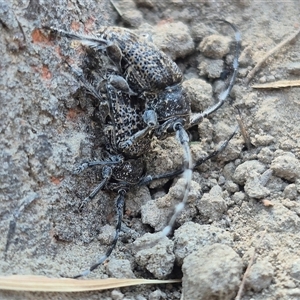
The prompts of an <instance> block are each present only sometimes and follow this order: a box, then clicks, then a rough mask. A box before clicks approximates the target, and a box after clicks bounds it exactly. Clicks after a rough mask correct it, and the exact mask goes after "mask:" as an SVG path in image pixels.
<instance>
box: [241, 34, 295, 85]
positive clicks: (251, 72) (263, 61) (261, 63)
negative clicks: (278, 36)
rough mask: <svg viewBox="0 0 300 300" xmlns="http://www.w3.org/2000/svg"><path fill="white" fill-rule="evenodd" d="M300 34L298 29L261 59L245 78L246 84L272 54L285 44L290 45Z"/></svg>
mask: <svg viewBox="0 0 300 300" xmlns="http://www.w3.org/2000/svg"><path fill="white" fill-rule="evenodd" d="M299 33H300V29H299V30H298V31H296V32H295V33H293V34H292V35H291V36H289V37H288V38H287V39H286V40H284V41H282V42H281V43H280V44H278V45H277V46H275V47H274V48H273V49H271V50H270V51H269V52H267V53H266V54H265V55H264V56H263V58H262V59H261V60H260V61H259V62H258V63H257V64H256V66H255V67H254V68H253V69H252V70H251V71H250V72H249V74H248V75H247V77H246V84H248V83H249V82H250V81H251V80H252V78H253V76H254V75H255V73H256V72H257V71H258V70H259V69H260V68H261V67H262V65H263V64H264V63H265V62H266V60H267V59H268V58H269V57H270V56H271V55H273V54H274V53H276V52H278V51H279V50H280V49H281V48H282V47H284V46H285V45H286V44H288V43H290V42H291V41H293V40H294V39H295V38H296V37H297V35H298V34H299Z"/></svg>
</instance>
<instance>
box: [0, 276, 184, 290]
mask: <svg viewBox="0 0 300 300" xmlns="http://www.w3.org/2000/svg"><path fill="white" fill-rule="evenodd" d="M177 282H181V280H180V279H171V280H154V279H153V280H150V279H117V278H108V279H93V280H78V279H71V278H49V277H44V276H33V275H12V276H0V290H11V291H31V292H83V291H101V290H107V289H113V288H119V287H125V286H132V285H141V284H163V283H165V284H166V283H177Z"/></svg>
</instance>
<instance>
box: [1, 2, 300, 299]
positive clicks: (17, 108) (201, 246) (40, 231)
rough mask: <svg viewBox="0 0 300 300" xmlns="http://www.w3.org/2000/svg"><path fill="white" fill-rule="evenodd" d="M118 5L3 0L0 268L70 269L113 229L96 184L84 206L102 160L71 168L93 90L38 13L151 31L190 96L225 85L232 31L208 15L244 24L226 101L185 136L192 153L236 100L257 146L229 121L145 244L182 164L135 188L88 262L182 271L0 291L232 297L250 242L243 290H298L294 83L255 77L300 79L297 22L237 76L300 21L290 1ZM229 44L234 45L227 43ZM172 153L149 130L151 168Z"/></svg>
mask: <svg viewBox="0 0 300 300" xmlns="http://www.w3.org/2000/svg"><path fill="white" fill-rule="evenodd" d="M116 5H117V7H118V8H119V11H120V12H121V14H122V18H121V17H120V16H119V14H118V13H117V11H116V9H115V8H114V7H113V6H112V4H111V3H110V1H105V0H102V1H86V0H79V1H65V0H60V1H57V0H55V1H49V2H47V1H46V2H44V1H38V0H31V1H21V0H20V1H13V0H11V1H10V2H4V1H3V0H0V53H1V60H0V101H1V109H0V113H1V117H0V125H1V136H0V139H1V143H0V147H1V151H0V162H1V166H2V167H1V168H0V174H1V175H0V189H1V192H0V222H1V226H0V230H1V236H2V238H1V240H0V249H1V261H0V275H11V274H22V275H26V274H32V275H44V276H50V277H58V276H59V275H60V274H64V275H75V274H78V273H79V272H81V271H83V270H85V269H87V268H88V267H89V266H90V265H91V264H92V263H93V262H95V261H96V260H97V259H98V258H99V257H101V255H102V254H103V253H104V252H105V250H106V249H107V247H108V245H109V244H110V242H111V238H112V235H113V234H114V227H115V222H116V220H115V211H114V204H115V202H114V199H115V197H116V195H115V194H114V193H108V192H101V193H100V194H99V195H97V197H96V198H95V199H93V201H91V202H90V203H88V205H87V206H86V207H85V208H84V209H82V210H81V211H80V210H79V209H78V207H79V206H80V203H81V201H82V200H83V199H84V198H85V197H86V196H87V194H88V193H89V192H90V191H91V190H92V189H93V187H95V185H96V184H97V182H99V180H100V174H99V172H97V171H95V170H93V169H91V170H88V171H86V172H84V173H83V174H80V175H76V176H75V175H74V174H73V173H72V170H73V169H74V166H75V165H78V164H80V163H81V162H83V161H87V160H92V159H95V158H97V157H99V155H100V153H101V149H100V148H99V144H100V141H101V136H99V135H97V131H96V129H95V124H94V123H93V122H92V120H91V118H90V115H91V113H90V109H91V107H90V104H89V102H88V101H87V98H86V97H85V95H84V91H83V89H82V88H81V87H80V84H79V83H78V82H76V80H75V79H74V77H73V76H72V74H70V72H69V70H68V68H67V67H66V66H65V65H64V64H63V59H64V58H65V57H69V59H70V60H72V63H74V64H76V63H78V57H79V54H80V53H79V50H78V48H77V46H76V45H73V44H72V43H70V42H69V41H67V40H64V39H49V36H48V34H47V32H45V31H42V30H40V28H41V26H42V25H51V26H54V27H56V28H61V29H65V30H73V31H77V32H78V31H79V32H80V31H81V32H85V33H91V32H92V31H94V30H96V29H97V28H99V27H100V26H113V25H114V26H124V27H129V28H132V29H137V28H139V32H141V33H143V32H146V33H148V34H149V33H150V35H151V36H153V41H154V43H156V44H157V46H158V47H160V49H162V50H163V51H166V53H168V54H169V55H170V56H171V57H172V58H173V59H175V61H176V62H177V63H178V65H179V67H180V68H181V70H182V71H183V73H184V80H185V82H184V83H183V84H184V85H185V86H187V88H189V91H190V92H191V94H192V95H194V99H193V100H192V110H193V112H196V111H201V110H203V109H205V108H206V107H208V106H210V105H212V103H214V101H215V100H214V97H213V95H212V91H216V90H218V89H222V88H224V85H223V84H222V82H223V80H224V78H223V77H225V78H226V76H223V77H222V79H221V80H217V79H219V77H221V74H220V73H221V72H222V71H223V69H224V68H225V69H226V70H227V73H228V72H229V76H230V73H231V72H232V69H231V68H230V66H231V62H232V59H233V53H234V42H233V41H234V33H233V31H232V29H231V28H230V27H229V26H228V25H226V24H224V23H221V22H218V21H217V19H226V20H228V21H230V22H232V23H234V24H235V25H236V27H237V28H238V29H239V31H240V33H241V35H242V47H241V55H240V59H239V61H240V68H239V72H238V76H237V80H236V84H235V86H234V89H233V91H232V93H231V97H230V99H229V100H228V101H227V102H226V103H225V104H224V106H223V107H222V108H220V109H219V110H218V111H217V112H216V113H215V114H213V115H212V116H211V117H209V119H207V120H204V121H203V122H202V123H201V124H200V125H199V126H198V129H197V128H196V129H194V128H193V130H192V131H191V132H190V133H191V139H192V142H191V149H192V154H193V160H194V161H196V160H197V158H198V159H199V158H200V157H203V156H205V154H207V153H211V152H212V151H213V150H214V149H216V148H217V147H218V146H220V143H222V141H224V140H226V138H227V137H228V136H229V135H230V134H231V133H232V132H233V130H234V128H235V126H236V125H237V119H236V116H238V111H239V112H240V116H241V118H242V120H243V123H244V126H245V129H246V130H247V132H248V134H249V137H250V141H251V147H250V148H249V149H248V148H247V147H246V145H245V142H244V139H243V137H242V135H241V133H240V132H239V133H238V134H237V135H236V136H235V137H234V138H233V139H232V140H231V142H230V144H229V145H228V147H227V148H226V150H225V151H224V152H222V153H221V154H220V155H219V156H218V157H217V158H215V159H213V160H212V161H209V162H206V163H205V164H204V165H202V166H201V167H199V168H197V169H196V170H194V173H193V181H192V189H191V191H190V196H189V199H188V204H187V206H186V208H185V210H184V211H183V212H182V213H181V214H180V216H179V217H178V220H177V222H176V229H177V230H176V231H175V233H174V234H173V235H172V236H170V237H169V238H168V239H167V238H166V239H164V240H163V241H161V242H159V244H157V245H154V246H153V247H151V248H149V247H148V248H147V247H146V246H145V248H143V245H147V241H148V240H150V241H151V238H152V236H153V235H152V234H153V233H154V232H159V231H160V230H162V229H163V228H164V226H166V224H167V221H168V219H169V217H170V215H171V214H172V211H173V208H174V205H175V204H176V203H178V201H180V199H182V190H183V186H184V179H182V178H179V179H174V180H171V181H168V182H166V181H159V182H153V183H151V184H150V185H149V186H143V187H137V188H134V189H132V190H131V191H130V192H129V193H128V194H127V196H126V208H125V216H124V222H123V225H122V233H121V236H120V240H119V243H118V244H117V247H116V250H115V251H114V252H113V254H112V255H111V258H110V260H109V262H106V263H105V264H104V265H102V266H100V267H99V268H98V269H96V270H95V271H94V272H92V273H91V274H90V275H89V278H107V277H127V278H128V277H131V278H133V277H136V278H160V279H162V278H167V279H168V278H182V279H183V283H182V284H168V285H157V286H137V287H130V288H122V289H116V290H108V291H105V292H89V293H73V294H54V293H45V294H44V293H29V292H27V293H15V292H10V291H0V299H114V300H115V299H136V300H143V299H152V300H154V299H188V300H189V299H234V298H235V296H236V294H237V292H238V288H239V286H240V283H241V279H242V276H243V274H244V272H245V270H246V268H247V265H248V263H249V261H250V259H251V257H252V255H253V252H254V249H255V256H254V262H253V266H252V268H251V270H250V272H249V274H248V277H247V279H246V284H245V288H244V292H243V295H242V297H241V299H243V300H250V299H251V300H262V299H264V300H266V299H272V300H273V299H299V298H300V235H299V230H300V217H299V216H300V204H299V203H300V164H299V158H300V142H299V141H300V139H299V138H300V133H299V127H300V102H299V92H300V88H299V87H287V88H281V89H255V88H253V87H252V85H254V84H262V83H267V82H274V81H278V80H296V79H298V80H299V79H300V37H299V36H298V37H296V39H294V40H293V41H292V42H291V43H288V44H287V45H286V46H285V47H283V48H282V49H281V50H280V51H278V52H277V53H276V54H275V55H273V56H271V57H270V58H269V59H268V60H267V62H266V64H264V65H263V66H262V67H261V68H260V70H259V71H258V72H257V73H256V74H255V75H254V78H253V79H252V80H251V81H250V82H247V80H246V76H247V75H248V74H249V72H250V71H251V70H252V69H253V67H254V66H255V65H256V63H257V62H258V61H260V59H261V58H262V57H263V56H264V55H265V54H266V53H267V52H268V51H270V50H271V49H273V48H274V47H275V46H276V45H278V44H279V43H280V42H282V41H283V40H285V39H286V38H287V37H288V36H290V35H292V34H293V33H294V32H296V31H297V30H299V28H300V21H299V15H300V8H299V2H298V1H297V0H294V1H248V0H240V1H226V3H225V2H223V1H210V0H207V1H178V0H173V1H172V0H170V1H169V0H168V1H157V0H146V1H141V0H135V2H133V1H129V0H124V1H119V2H117V1H116ZM212 35H215V36H216V38H215V40H216V41H217V44H218V42H220V44H221V45H220V48H218V49H217V50H216V53H215V55H211V54H210V52H208V53H205V51H204V48H205V46H203V44H201V42H202V41H203V40H204V39H207V38H209V37H210V36H212ZM225 37H226V38H225ZM208 43H209V42H208ZM211 43H212V44H213V42H211ZM222 43H223V44H222ZM224 44H225V46H226V45H230V48H228V51H225V52H224V53H225V54H222V50H220V49H222V47H223V46H224ZM222 45H223V46H222ZM200 50H201V51H200ZM219 56H220V57H219ZM224 62H225V63H224ZM222 74H224V72H223V73H222ZM200 79H201V80H200ZM182 158H183V156H182V152H181V150H180V146H179V145H178V143H177V141H176V139H175V137H170V138H168V139H166V140H164V141H156V140H154V141H153V143H152V149H151V151H150V152H149V154H148V155H147V157H146V163H147V173H149V174H160V173H163V172H166V171H170V170H175V169H177V168H179V167H180V166H181V164H182ZM298 201H299V202H298ZM10 223H11V224H16V227H15V228H13V227H12V226H10ZM150 233H151V234H150ZM7 240H9V243H7ZM148 244H149V243H148ZM137 246H138V247H137Z"/></svg>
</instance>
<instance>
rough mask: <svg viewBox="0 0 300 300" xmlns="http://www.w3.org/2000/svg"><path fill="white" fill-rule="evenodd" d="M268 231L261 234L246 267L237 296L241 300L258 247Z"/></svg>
mask: <svg viewBox="0 0 300 300" xmlns="http://www.w3.org/2000/svg"><path fill="white" fill-rule="evenodd" d="M266 232H267V231H266V230H265V231H263V233H262V235H261V237H260V239H259V241H258V244H257V246H256V247H255V248H254V250H253V254H252V256H251V258H250V261H249V264H248V267H247V269H246V272H245V273H244V276H243V279H242V282H241V284H240V288H239V291H238V294H237V296H236V297H235V300H241V297H242V294H243V291H244V287H245V282H246V278H247V276H248V274H249V272H250V268H251V266H252V265H253V261H254V258H255V253H256V249H257V248H258V247H259V246H260V244H261V242H262V240H263V238H264V237H265V235H266Z"/></svg>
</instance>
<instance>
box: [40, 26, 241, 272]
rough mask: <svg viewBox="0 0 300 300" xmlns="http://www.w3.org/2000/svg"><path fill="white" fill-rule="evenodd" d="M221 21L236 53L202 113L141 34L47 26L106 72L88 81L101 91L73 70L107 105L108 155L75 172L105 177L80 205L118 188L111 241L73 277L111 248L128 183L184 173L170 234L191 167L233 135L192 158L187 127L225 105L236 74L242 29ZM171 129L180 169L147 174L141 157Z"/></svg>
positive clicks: (177, 76)
mask: <svg viewBox="0 0 300 300" xmlns="http://www.w3.org/2000/svg"><path fill="white" fill-rule="evenodd" d="M225 22H226V23H228V24H229V25H230V26H231V27H232V28H233V29H234V31H235V40H236V52H235V57H234V60H233V74H232V77H231V79H230V82H229V85H228V87H227V89H226V90H225V91H223V92H222V93H221V94H220V95H219V97H218V102H217V103H216V104H215V105H213V106H212V107H210V108H208V109H206V110H204V111H203V112H202V113H192V112H191V109H190V100H189V95H188V93H187V92H186V91H185V90H184V88H183V87H182V85H181V81H182V74H181V71H180V70H179V68H178V66H177V65H176V64H175V63H174V62H173V61H172V60H171V59H170V58H169V57H168V56H167V55H166V54H164V53H163V52H162V51H160V50H158V49H157V48H156V47H155V46H154V45H153V44H152V43H151V42H149V41H146V40H145V38H140V37H138V36H137V35H135V34H134V33H132V32H131V31H129V30H127V29H124V28H119V27H103V28H101V29H100V30H99V31H98V32H97V33H96V34H95V35H94V36H85V35H78V34H73V33H69V32H66V31H62V30H58V29H54V28H52V27H45V28H46V29H50V30H51V31H52V32H53V33H55V34H56V35H59V36H62V37H67V38H69V39H75V40H79V41H81V42H82V43H83V44H84V45H86V46H87V49H89V51H90V55H89V58H90V62H89V63H90V65H93V66H94V67H95V72H93V74H96V77H97V74H98V75H99V74H102V73H104V74H105V75H104V77H105V78H104V79H103V78H93V80H91V81H92V83H95V82H96V83H97V84H98V83H99V82H102V81H103V82H104V85H105V89H104V90H105V91H104V95H102V94H101V93H99V89H98V88H97V87H95V86H94V85H93V84H90V82H89V81H88V80H86V79H85V77H84V76H83V75H82V74H80V72H77V71H74V70H73V73H74V74H75V77H77V79H79V80H80V81H81V82H82V84H83V85H84V86H85V87H86V89H87V90H88V91H89V92H90V93H91V94H92V95H94V97H96V98H97V99H98V101H99V103H101V104H103V103H105V105H106V106H107V109H106V112H107V114H106V115H103V116H102V117H101V119H102V120H101V122H102V125H103V128H104V129H103V133H104V136H105V139H106V147H105V148H106V150H107V152H108V159H106V160H100V161H96V162H90V163H85V164H83V165H81V166H80V167H79V168H77V170H76V173H80V172H81V171H83V170H84V169H85V168H87V167H92V166H95V165H102V166H103V168H102V176H103V180H102V181H101V183H100V184H99V185H98V186H97V187H96V188H95V189H94V190H93V192H92V193H91V194H90V195H89V196H88V197H87V198H86V199H85V200H84V202H83V203H86V202H87V201H89V200H90V199H92V198H93V197H94V196H95V195H96V194H97V193H98V192H99V191H100V190H101V189H107V190H111V191H116V192H117V193H118V196H117V201H116V208H117V219H118V221H117V226H116V234H115V237H114V240H113V243H112V245H111V247H110V248H109V249H108V250H107V252H106V254H105V255H104V256H103V257H102V258H101V259H100V260H99V261H98V262H97V263H96V264H94V265H93V266H91V267H90V268H89V270H87V271H85V272H83V273H81V274H79V275H77V276H74V278H78V277H81V276H85V275H87V274H88V273H89V272H90V271H92V270H94V269H95V268H97V267H98V266H99V265H100V264H101V263H103V262H104V261H105V260H106V259H107V258H108V257H109V255H110V254H111V252H112V251H113V249H114V247H115V245H116V243H117V240H118V236H119V232H120V229H121V221H122V216H123V208H124V202H125V194H126V192H127V191H128V189H129V188H130V187H131V186H134V185H141V184H147V183H149V182H150V181H152V180H156V179H161V178H170V177H174V176H177V175H179V174H184V178H185V180H186V185H185V191H184V197H183V200H182V202H181V203H180V204H179V205H178V206H177V207H176V209H175V212H174V214H173V216H172V218H171V220H170V221H169V224H168V225H167V226H166V227H165V228H164V229H163V231H162V236H166V235H168V234H169V233H170V232H171V230H172V227H173V225H174V223H175V220H176V217H177V216H178V214H179V213H180V212H181V211H182V209H183V208H184V206H185V203H186V201H187V197H188V193H189V190H190V184H191V177H192V170H193V168H194V167H196V166H198V165H200V164H201V163H203V162H204V161H206V160H207V159H209V158H211V157H212V156H214V155H217V154H218V153H219V152H220V151H222V150H223V149H224V148H225V147H226V145H227V144H228V142H229V140H230V139H231V138H232V137H233V135H234V134H235V132H236V130H235V131H234V133H233V134H232V135H231V136H230V137H229V139H228V140H227V141H226V142H225V143H224V144H223V145H222V146H221V147H220V148H219V149H218V150H216V151H215V152H213V153H212V154H211V155H209V156H207V157H205V158H203V159H201V160H199V161H197V162H196V163H193V162H192V158H191V153H190V148H189V136H188V134H187V132H186V130H187V129H189V128H190V127H192V126H194V125H197V124H199V123H200V122H201V121H202V119H203V118H205V117H207V116H208V115H210V114H211V113H213V112H215V111H216V110H218V109H219V108H220V107H221V106H222V105H223V104H224V102H225V100H226V99H227V97H228V95H229V94H230V91H231V89H232V87H233V86H234V83H235V79H236V76H237V71H238V56H239V52H240V33H239V32H238V30H237V29H236V27H235V26H234V25H232V24H231V23H229V22H227V21H225ZM96 57H100V58H99V59H98V61H101V60H102V57H108V58H109V61H110V62H111V63H112V66H111V65H110V63H106V64H104V65H101V64H99V63H97V60H96V59H95V58H96ZM95 61H96V63H95ZM89 68H90V66H88V65H86V66H85V70H88V69H89ZM100 77H101V76H100ZM124 124H125V125H126V126H125V127H124ZM174 133H175V134H176V137H177V140H178V141H179V143H180V144H181V145H182V147H183V149H184V163H183V168H182V169H180V170H176V171H174V172H170V173H168V174H160V175H157V176H152V175H145V172H144V167H143V155H144V154H145V153H147V152H148V151H150V142H151V140H152V137H153V136H156V137H157V138H158V139H164V138H165V137H167V136H169V135H173V134H174Z"/></svg>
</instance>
